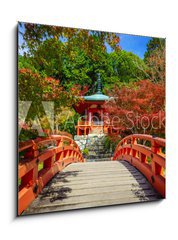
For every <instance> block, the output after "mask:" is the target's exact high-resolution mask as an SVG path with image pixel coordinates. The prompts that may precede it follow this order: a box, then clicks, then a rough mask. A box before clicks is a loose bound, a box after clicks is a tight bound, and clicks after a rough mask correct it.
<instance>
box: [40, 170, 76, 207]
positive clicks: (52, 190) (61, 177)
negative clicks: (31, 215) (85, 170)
mask: <svg viewBox="0 0 178 240" xmlns="http://www.w3.org/2000/svg"><path fill="white" fill-rule="evenodd" d="M78 172H80V171H67V172H59V173H57V174H56V175H55V176H54V177H53V178H52V179H51V180H50V181H49V182H48V183H47V185H46V186H45V187H44V188H43V190H42V192H41V193H40V194H39V198H40V200H44V199H46V198H49V201H50V202H55V201H56V200H61V201H62V200H64V199H66V198H68V193H71V192H72V188H69V187H65V186H59V187H56V186H55V184H56V183H67V182H69V180H67V177H70V176H72V177H77V175H78Z"/></svg>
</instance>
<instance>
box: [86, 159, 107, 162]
mask: <svg viewBox="0 0 178 240" xmlns="http://www.w3.org/2000/svg"><path fill="white" fill-rule="evenodd" d="M101 161H111V158H96V159H93V158H92V159H86V162H101Z"/></svg>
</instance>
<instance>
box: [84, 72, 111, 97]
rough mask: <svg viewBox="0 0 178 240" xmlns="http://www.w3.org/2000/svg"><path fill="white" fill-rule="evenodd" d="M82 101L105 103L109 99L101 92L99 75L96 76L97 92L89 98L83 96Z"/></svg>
mask: <svg viewBox="0 0 178 240" xmlns="http://www.w3.org/2000/svg"><path fill="white" fill-rule="evenodd" d="M84 99H85V100H87V101H106V100H109V97H108V96H107V95H104V94H103V93H102V92H101V80H100V75H99V74H98V91H97V92H96V93H95V94H93V95H90V96H84Z"/></svg>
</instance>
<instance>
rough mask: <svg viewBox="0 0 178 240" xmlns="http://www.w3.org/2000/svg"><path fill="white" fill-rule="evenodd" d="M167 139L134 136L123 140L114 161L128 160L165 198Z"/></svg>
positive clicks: (115, 153) (140, 135) (117, 148)
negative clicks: (165, 149)
mask: <svg viewBox="0 0 178 240" xmlns="http://www.w3.org/2000/svg"><path fill="white" fill-rule="evenodd" d="M164 148H165V139H162V138H158V137H154V136H151V135H146V134H133V135H129V136H127V137H125V138H124V139H122V140H121V141H120V142H119V143H118V145H117V147H116V149H115V152H114V157H113V160H126V161H128V162H130V164H132V165H133V166H135V167H136V168H137V169H138V170H140V171H141V172H142V173H143V175H145V177H146V178H147V179H148V181H149V182H150V183H151V184H152V185H153V187H154V188H155V189H156V190H157V191H158V192H159V193H160V194H161V195H162V197H165V178H166V177H165V170H166V164H165V153H164Z"/></svg>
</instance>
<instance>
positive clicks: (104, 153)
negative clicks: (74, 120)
mask: <svg viewBox="0 0 178 240" xmlns="http://www.w3.org/2000/svg"><path fill="white" fill-rule="evenodd" d="M104 139H105V135H104V134H99V135H96V134H89V135H87V136H77V135H76V136H74V140H75V142H76V143H77V144H78V146H79V147H80V149H81V151H82V152H83V150H84V149H88V152H89V154H88V156H85V158H86V159H87V160H88V161H89V160H92V161H104V160H105V161H106V160H110V158H111V157H112V155H113V152H112V150H111V149H106V148H105V147H104Z"/></svg>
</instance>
